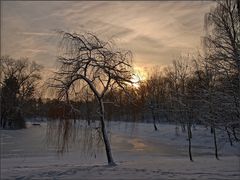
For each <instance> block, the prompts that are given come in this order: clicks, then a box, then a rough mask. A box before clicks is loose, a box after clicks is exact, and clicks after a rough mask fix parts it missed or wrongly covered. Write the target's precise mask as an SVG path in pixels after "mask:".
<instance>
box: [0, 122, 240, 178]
mask: <svg viewBox="0 0 240 180" xmlns="http://www.w3.org/2000/svg"><path fill="white" fill-rule="evenodd" d="M158 127H159V130H158V131H154V130H153V125H152V124H147V123H135V124H134V123H125V122H112V123H110V124H108V129H110V130H111V144H112V151H113V156H114V159H115V161H116V163H117V164H118V165H117V166H114V167H109V166H107V165H106V164H107V163H106V156H105V153H104V150H103V149H101V148H97V147H92V148H90V149H85V151H84V153H83V152H82V149H83V148H82V147H83V145H82V143H80V142H79V143H75V144H73V145H72V146H71V147H70V148H69V152H67V153H65V154H63V155H61V154H57V153H56V151H55V148H54V146H47V139H46V136H45V135H46V124H44V123H43V124H41V126H31V125H30V126H29V128H27V129H24V130H1V178H0V179H1V180H4V179H18V180H20V179H62V180H65V179H69V180H74V179H84V180H85V179H104V180H105V179H239V178H240V152H239V151H240V144H239V143H238V144H237V143H236V142H235V143H234V146H233V147H231V146H230V145H229V142H228V141H227V138H226V137H227V136H226V134H222V133H220V132H218V137H219V139H218V142H219V154H220V160H216V159H215V158H214V148H213V137H212V135H211V134H210V130H209V129H206V128H205V127H202V126H197V127H196V129H195V130H193V139H192V145H193V148H192V153H193V158H194V162H190V161H189V158H188V141H187V140H186V138H187V137H186V136H187V135H186V133H183V132H182V131H181V130H180V129H179V132H178V135H177V134H176V129H175V125H170V124H159V125H158ZM80 136H83V134H80Z"/></svg>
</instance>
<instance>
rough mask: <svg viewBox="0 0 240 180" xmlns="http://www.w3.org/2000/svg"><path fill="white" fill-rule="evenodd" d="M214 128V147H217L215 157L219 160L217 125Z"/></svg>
mask: <svg viewBox="0 0 240 180" xmlns="http://www.w3.org/2000/svg"><path fill="white" fill-rule="evenodd" d="M212 130H213V138H214V147H215V157H216V159H217V160H219V158H218V147H217V138H216V129H215V127H212Z"/></svg>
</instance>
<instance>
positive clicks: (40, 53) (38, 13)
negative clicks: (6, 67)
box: [1, 1, 214, 68]
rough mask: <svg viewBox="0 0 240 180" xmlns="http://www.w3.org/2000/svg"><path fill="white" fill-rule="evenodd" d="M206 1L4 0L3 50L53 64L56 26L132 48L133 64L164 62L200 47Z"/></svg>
mask: <svg viewBox="0 0 240 180" xmlns="http://www.w3.org/2000/svg"><path fill="white" fill-rule="evenodd" d="M213 4H214V3H213V2H208V1H196V2H192V1H186V2H183V1H182V2H177V1H176V2H173V1H151V2H147V1H145V2H143V1H140V2H133V1H127V2H124V1H114V2H110V1H108V2H102V1H99V2H93V1H90V2H87V1H84V2H76V1H74V2H61V3H60V2H54V1H51V2H47V1H42V2H34V1H33V2H20V1H15V2H10V1H9V2H7V1H4V2H2V27H1V30H2V41H1V45H2V46H1V47H2V54H9V55H12V56H14V57H19V56H29V57H30V58H31V59H33V60H35V61H38V62H40V63H41V64H44V65H45V66H47V67H51V68H52V67H54V63H55V56H56V53H57V52H56V49H57V36H55V32H54V30H55V29H62V30H65V31H71V32H82V31H91V32H95V33H97V34H98V35H99V36H101V37H103V38H105V39H111V38H114V39H115V41H116V43H117V44H118V45H119V46H121V47H123V48H124V49H130V50H132V51H133V54H134V57H135V63H136V64H137V65H142V66H145V65H153V64H158V65H161V64H168V63H169V62H170V61H171V59H172V57H173V56H175V55H177V54H179V53H181V51H185V50H191V49H192V48H195V47H197V46H200V36H201V35H202V34H203V17H204V14H205V13H206V12H208V11H209V10H210V7H211V6H212V5H213Z"/></svg>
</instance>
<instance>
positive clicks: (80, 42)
mask: <svg viewBox="0 0 240 180" xmlns="http://www.w3.org/2000/svg"><path fill="white" fill-rule="evenodd" d="M60 35H61V39H62V40H61V43H60V49H61V50H62V51H61V55H60V56H59V57H58V62H59V63H60V65H61V66H60V68H59V69H58V71H57V72H56V74H55V77H54V81H55V83H54V84H53V87H55V88H57V89H58V91H57V92H58V95H59V96H60V97H64V96H65V95H66V97H67V99H68V94H69V93H71V91H74V92H76V89H77V88H76V87H78V90H79V91H82V90H83V89H84V88H90V90H91V91H92V93H93V94H94V97H95V98H96V99H97V101H98V105H99V109H100V110H99V114H100V124H101V133H102V137H103V141H104V145H105V150H106V155H107V160H108V164H109V165H115V163H114V160H113V157H112V153H111V146H110V143H109V139H108V135H107V131H106V127H105V117H104V113H105V110H104V102H103V99H104V97H105V95H106V94H107V93H108V92H109V91H110V90H111V89H112V88H113V87H121V88H124V87H125V86H126V85H127V84H128V83H129V82H131V81H130V79H131V77H132V74H131V73H132V66H131V60H132V54H131V52H130V51H123V50H119V49H116V48H114V45H113V43H111V42H104V41H102V40H100V39H99V38H98V37H96V36H95V35H94V34H91V33H86V34H76V33H68V32H60ZM75 94H76V93H75ZM68 102H70V101H68Z"/></svg>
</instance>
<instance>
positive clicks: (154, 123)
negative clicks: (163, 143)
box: [151, 109, 158, 131]
mask: <svg viewBox="0 0 240 180" xmlns="http://www.w3.org/2000/svg"><path fill="white" fill-rule="evenodd" d="M151 111H152V117H153V126H154V130H155V131H157V130H158V128H157V125H156V117H155V113H154V110H153V109H151Z"/></svg>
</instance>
